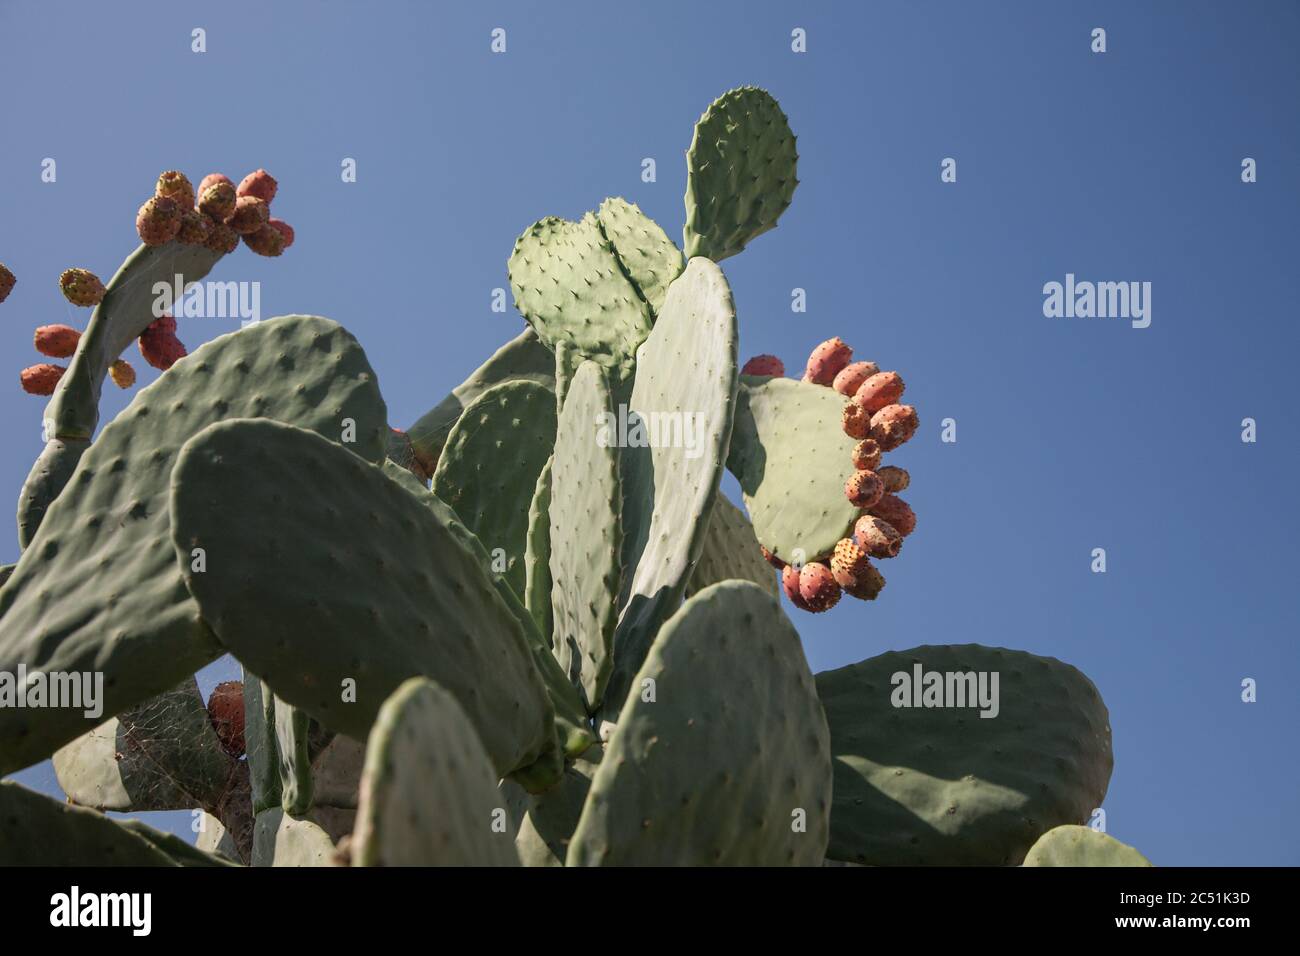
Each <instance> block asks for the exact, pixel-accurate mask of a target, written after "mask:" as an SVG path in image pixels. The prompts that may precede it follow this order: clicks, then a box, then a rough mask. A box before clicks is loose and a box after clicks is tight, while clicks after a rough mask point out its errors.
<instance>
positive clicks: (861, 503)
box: [844, 471, 885, 508]
mask: <svg viewBox="0 0 1300 956" xmlns="http://www.w3.org/2000/svg"><path fill="white" fill-rule="evenodd" d="M884 493H885V483H884V482H883V481H881V480H880V479H879V478H878V477H877V476H876V473H875V472H874V471H855V472H854V473H853V474H852V475H850V476H849V480H848V481H846V482H844V494H845V495H846V496H847V497H848V499H849V501H850V502H852V503H853V504H855V505H857V506H858V507H859V508H870V507H871V506H872V505H874V504H875V503H876V502H878V501H879V500H880V496H881V495H883V494H884Z"/></svg>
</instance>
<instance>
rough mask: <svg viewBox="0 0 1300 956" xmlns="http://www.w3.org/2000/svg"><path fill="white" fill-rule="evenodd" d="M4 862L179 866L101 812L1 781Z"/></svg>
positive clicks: (1, 857)
mask: <svg viewBox="0 0 1300 956" xmlns="http://www.w3.org/2000/svg"><path fill="white" fill-rule="evenodd" d="M0 864H3V865H5V866H176V865H177V864H176V863H175V862H174V861H173V860H172V858H171V857H169V856H167V854H165V853H163V852H161V851H160V850H158V849H157V848H155V847H154V845H153V844H152V843H150V842H149V841H148V840H146V839H144V838H143V837H141V836H140V835H139V834H136V833H132V832H131V831H130V830H128V829H126V828H124V827H121V826H119V825H118V824H116V823H114V822H113V821H112V820H110V819H109V818H108V817H106V816H104V815H103V814H102V813H100V812H99V811H98V810H89V809H87V808H85V807H76V806H73V805H72V804H70V803H60V802H59V801H57V800H52V799H50V798H49V797H47V796H45V794H43V793H37V792H36V791H34V790H28V789H27V788H26V787H23V786H20V785H19V784H17V783H14V782H13V781H12V780H0Z"/></svg>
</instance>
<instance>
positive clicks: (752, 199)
mask: <svg viewBox="0 0 1300 956" xmlns="http://www.w3.org/2000/svg"><path fill="white" fill-rule="evenodd" d="M798 159H799V155H798V153H797V152H796V151H795V137H794V134H793V133H792V132H790V123H789V121H788V120H787V119H786V116H785V113H783V112H782V111H781V107H780V105H779V104H778V103H777V102H776V100H775V99H773V98H772V96H771V94H770V93H768V92H767V91H765V90H760V89H758V88H757V87H753V86H747V87H742V88H740V89H736V90H731V91H730V92H727V93H724V94H722V96H720V97H718V98H717V99H716V100H714V101H713V103H712V104H711V105H710V106H709V108H708V109H707V110H705V111H704V115H703V116H701V117H700V119H699V121H698V122H697V123H696V124H695V135H694V137H693V138H692V139H691V148H690V149H689V150H688V151H687V153H686V225H685V226H684V227H682V244H683V246H684V247H685V250H686V256H687V258H691V257H693V256H707V257H708V258H710V259H712V260H713V261H715V262H719V261H721V260H722V259H725V258H726V257H727V256H734V255H735V254H736V253H737V252H739V251H740V250H741V249H744V248H745V245H746V244H747V243H749V242H750V241H751V240H753V239H754V238H755V237H757V236H761V235H762V234H763V233H765V232H767V231H768V230H769V229H774V228H776V220H777V218H778V217H779V216H780V215H781V213H783V212H785V210H786V207H788V206H789V205H790V200H791V198H792V197H793V196H794V189H795V187H796V186H797V185H799V180H798V179H797V178H796V168H795V167H796V164H797V162H798Z"/></svg>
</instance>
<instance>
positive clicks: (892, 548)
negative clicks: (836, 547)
mask: <svg viewBox="0 0 1300 956" xmlns="http://www.w3.org/2000/svg"><path fill="white" fill-rule="evenodd" d="M853 537H854V538H855V539H856V540H857V542H858V547H859V548H861V549H862V550H863V551H865V552H866V553H867V554H869V555H871V556H872V557H873V558H894V557H897V556H898V552H899V549H901V548H902V547H903V536H902V535H901V534H899V533H898V529H897V528H895V527H894V526H893V525H892V524H890V523H889V522H888V521H886V520H885V519H884V518H880V517H877V516H876V515H863V516H862V517H861V518H859V519H858V521H857V524H855V525H854V526H853Z"/></svg>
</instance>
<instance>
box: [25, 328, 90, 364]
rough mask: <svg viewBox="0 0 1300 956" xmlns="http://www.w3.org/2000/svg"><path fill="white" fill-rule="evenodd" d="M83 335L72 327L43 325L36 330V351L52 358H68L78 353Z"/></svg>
mask: <svg viewBox="0 0 1300 956" xmlns="http://www.w3.org/2000/svg"><path fill="white" fill-rule="evenodd" d="M79 341H81V333H80V332H78V331H77V330H76V329H74V328H72V326H70V325H42V326H41V327H40V328H38V329H37V330H36V335H35V337H34V342H35V344H36V351H38V352H40V353H41V354H42V355H48V356H49V357H50V358H67V357H68V356H69V355H71V354H72V353H73V352H75V351H77V343H78V342H79Z"/></svg>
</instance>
